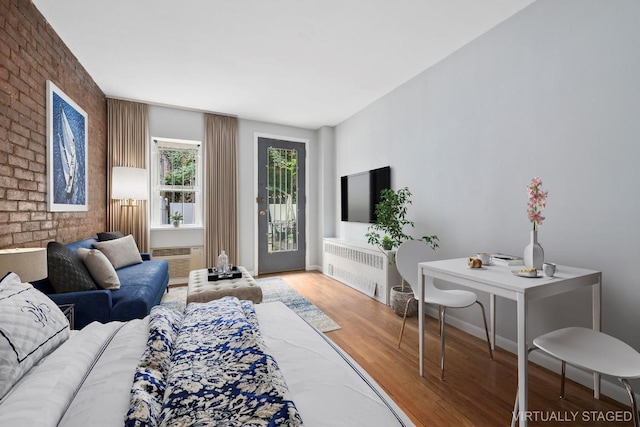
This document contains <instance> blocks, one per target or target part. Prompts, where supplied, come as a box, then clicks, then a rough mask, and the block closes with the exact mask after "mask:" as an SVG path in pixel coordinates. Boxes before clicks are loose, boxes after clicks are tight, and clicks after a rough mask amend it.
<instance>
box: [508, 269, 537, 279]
mask: <svg viewBox="0 0 640 427" xmlns="http://www.w3.org/2000/svg"><path fill="white" fill-rule="evenodd" d="M511 273H512V274H513V275H514V276H518V277H525V278H527V279H538V278H540V277H542V275H540V274H536V275H535V276H529V275H527V274H520V272H519V271H518V270H511Z"/></svg>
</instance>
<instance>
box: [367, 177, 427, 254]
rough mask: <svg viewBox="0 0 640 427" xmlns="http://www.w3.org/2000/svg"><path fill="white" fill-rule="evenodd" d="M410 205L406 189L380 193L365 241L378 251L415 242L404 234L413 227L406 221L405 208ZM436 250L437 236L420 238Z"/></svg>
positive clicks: (409, 197)
mask: <svg viewBox="0 0 640 427" xmlns="http://www.w3.org/2000/svg"><path fill="white" fill-rule="evenodd" d="M410 204H411V192H410V191H409V189H408V188H407V187H404V188H401V189H400V190H398V191H394V190H392V189H385V190H382V191H381V192H380V202H379V203H378V204H377V205H376V210H375V212H376V222H375V223H374V224H372V225H370V226H369V228H368V229H367V234H366V235H365V236H366V237H367V241H368V242H369V244H371V245H374V246H377V247H378V248H380V249H384V250H390V249H393V248H397V247H398V246H400V245H401V244H402V243H403V242H405V241H407V240H415V239H414V238H413V237H411V236H410V235H408V234H406V233H405V232H404V228H405V227H407V226H408V227H411V228H413V227H415V224H414V223H413V221H409V220H408V219H407V207H408V205H410ZM420 240H424V241H425V242H427V243H428V244H429V246H431V248H432V249H436V248H437V247H438V246H439V240H438V236H436V235H433V236H422V237H421V238H420Z"/></svg>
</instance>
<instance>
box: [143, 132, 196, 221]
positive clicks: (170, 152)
mask: <svg viewBox="0 0 640 427" xmlns="http://www.w3.org/2000/svg"><path fill="white" fill-rule="evenodd" d="M151 158H152V162H151V165H152V170H151V173H152V185H153V187H152V188H153V191H152V194H153V197H152V200H151V224H152V225H153V226H163V225H169V224H171V219H170V218H171V216H172V215H175V214H176V213H179V214H180V215H182V224H184V225H202V184H201V183H202V144H201V143H200V141H187V140H178V139H167V138H153V144H152V152H151Z"/></svg>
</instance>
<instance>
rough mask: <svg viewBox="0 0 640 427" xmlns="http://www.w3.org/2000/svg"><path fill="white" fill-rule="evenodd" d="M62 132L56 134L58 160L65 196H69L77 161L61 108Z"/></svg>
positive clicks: (73, 138)
mask: <svg viewBox="0 0 640 427" xmlns="http://www.w3.org/2000/svg"><path fill="white" fill-rule="evenodd" d="M61 117H62V119H61V122H62V126H61V128H62V129H61V130H62V134H58V144H59V146H60V160H61V161H62V172H63V173H64V181H65V192H66V193H67V198H70V197H71V193H72V192H73V184H74V183H75V177H76V170H77V161H76V139H75V137H74V136H73V132H72V131H71V126H70V125H69V120H68V119H67V115H66V114H65V113H64V110H62V115H61Z"/></svg>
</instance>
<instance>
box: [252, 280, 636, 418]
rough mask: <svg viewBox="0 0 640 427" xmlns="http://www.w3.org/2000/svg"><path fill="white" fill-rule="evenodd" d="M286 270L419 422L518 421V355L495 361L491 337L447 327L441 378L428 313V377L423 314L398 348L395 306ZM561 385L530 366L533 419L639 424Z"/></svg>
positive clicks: (341, 341) (336, 334)
mask: <svg viewBox="0 0 640 427" xmlns="http://www.w3.org/2000/svg"><path fill="white" fill-rule="evenodd" d="M266 276H267V275H263V276H260V277H266ZM278 276H280V277H282V278H283V279H284V280H285V281H286V282H287V283H289V284H290V285H291V286H292V287H293V288H295V289H296V290H297V291H298V292H299V293H300V294H302V295H304V296H305V297H306V298H308V299H309V300H310V301H312V302H313V303H314V304H315V305H316V306H317V307H318V308H320V309H321V310H322V311H324V312H325V313H326V314H327V315H329V316H330V317H331V318H332V319H333V320H335V321H336V322H337V323H338V324H339V325H340V326H341V329H340V330H337V331H332V332H328V333H327V336H329V337H330V338H331V339H332V340H333V341H334V342H336V343H337V344H338V345H339V346H340V347H342V348H343V349H344V350H345V351H346V352H347V353H349V355H351V357H353V358H354V359H355V360H356V361H357V362H358V363H359V364H360V365H361V366H362V367H363V368H364V369H365V370H366V371H367V372H368V373H369V374H370V375H371V376H372V377H373V378H374V379H375V380H376V381H377V382H378V383H379V384H380V385H381V386H382V387H383V388H384V389H385V391H386V392H387V393H388V394H389V395H390V396H391V397H392V398H393V399H394V400H395V401H396V402H397V404H398V405H399V406H400V407H401V408H402V409H403V410H404V411H405V412H406V413H407V415H408V416H409V417H410V418H411V419H412V421H413V422H414V423H415V424H416V425H417V426H436V427H438V426H487V427H493V426H508V425H510V422H511V414H512V408H513V402H514V399H515V391H516V384H517V380H516V372H517V360H516V356H515V355H514V354H512V353H509V352H507V351H504V350H502V349H500V348H497V349H496V351H495V352H494V360H493V361H491V360H490V359H489V355H488V351H487V348H486V342H485V341H483V340H480V339H478V338H476V337H473V336H471V335H469V334H467V333H465V332H462V331H460V330H459V329H456V328H454V327H452V326H451V325H447V343H446V353H447V365H446V368H447V369H446V374H445V380H444V381H440V365H439V363H440V362H439V361H440V338H439V336H438V326H437V320H436V319H433V318H428V319H427V321H426V337H425V376H424V377H423V378H421V377H420V376H419V375H418V357H417V354H418V319H417V317H413V318H410V319H408V320H407V326H406V328H405V335H404V338H403V341H402V346H401V348H400V349H398V348H397V341H398V334H399V332H400V327H401V324H402V318H401V317H398V316H396V315H395V314H394V313H393V311H392V310H391V308H389V307H387V306H385V305H383V304H380V303H378V302H377V301H374V300H373V299H371V298H369V297H367V296H366V295H364V294H361V293H360V292H358V291H355V290H353V289H351V288H349V287H348V286H346V285H343V284H342V283H339V282H337V281H335V280H333V279H331V278H329V277H327V276H325V275H323V274H322V273H319V272H293V273H280V274H278ZM260 277H258V278H260ZM559 388H560V376H559V375H557V374H555V373H552V372H550V371H548V370H546V369H543V368H541V367H539V366H537V365H534V364H530V369H529V395H530V398H529V406H530V407H529V409H530V411H533V412H531V414H530V415H531V417H530V418H529V419H530V422H529V425H531V426H617V425H621V426H622V425H627V426H628V425H632V422H631V421H629V420H630V418H629V416H630V414H629V413H628V412H627V413H625V412H623V411H628V410H629V408H628V407H627V406H624V405H621V404H619V403H618V402H615V401H613V400H612V399H609V398H606V397H604V398H602V399H601V400H594V399H593V395H592V392H591V390H589V389H587V388H585V387H583V386H581V385H579V384H576V383H574V382H572V381H567V387H566V396H567V398H566V399H565V400H560V399H558V392H559ZM615 417H618V418H617V419H616V418H615ZM625 420H626V421H625Z"/></svg>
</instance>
